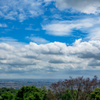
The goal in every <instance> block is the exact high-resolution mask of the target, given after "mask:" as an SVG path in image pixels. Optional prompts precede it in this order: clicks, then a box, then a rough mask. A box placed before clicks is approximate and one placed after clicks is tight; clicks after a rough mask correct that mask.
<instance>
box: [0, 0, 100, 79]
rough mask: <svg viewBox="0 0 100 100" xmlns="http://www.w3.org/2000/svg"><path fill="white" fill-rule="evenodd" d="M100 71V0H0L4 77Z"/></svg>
mask: <svg viewBox="0 0 100 100" xmlns="http://www.w3.org/2000/svg"><path fill="white" fill-rule="evenodd" d="M94 75H97V76H98V77H99V76H100V0H0V79H18V78H19V79H23V78H24V79H66V78H69V76H72V77H79V76H84V77H90V78H91V77H93V76H94Z"/></svg>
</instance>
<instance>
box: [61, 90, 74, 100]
mask: <svg viewBox="0 0 100 100" xmlns="http://www.w3.org/2000/svg"><path fill="white" fill-rule="evenodd" d="M72 98H73V97H72V95H71V92H70V90H68V89H67V90H66V93H65V94H63V95H62V100H72Z"/></svg>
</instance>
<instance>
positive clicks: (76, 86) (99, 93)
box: [0, 76, 100, 100]
mask: <svg viewBox="0 0 100 100" xmlns="http://www.w3.org/2000/svg"><path fill="white" fill-rule="evenodd" d="M0 100H100V80H98V78H97V76H94V78H93V79H90V78H84V77H77V78H72V77H70V79H65V80H64V81H61V80H60V81H58V82H56V83H52V84H51V86H50V88H49V89H46V87H45V86H43V87H41V88H37V87H35V86H34V85H33V86H23V87H21V88H20V89H19V90H17V89H13V88H11V89H8V88H1V89H0Z"/></svg>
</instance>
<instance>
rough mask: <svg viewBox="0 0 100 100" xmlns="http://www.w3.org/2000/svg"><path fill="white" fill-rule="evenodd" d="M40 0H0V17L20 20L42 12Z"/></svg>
mask: <svg viewBox="0 0 100 100" xmlns="http://www.w3.org/2000/svg"><path fill="white" fill-rule="evenodd" d="M41 5H42V1H40V0H22V1H20V0H13V1H12V0H0V17H4V18H6V19H11V20H16V19H19V20H20V21H21V22H22V21H23V20H25V19H26V18H27V17H32V18H33V17H36V16H39V15H41V14H42V13H43V11H42V6H41Z"/></svg>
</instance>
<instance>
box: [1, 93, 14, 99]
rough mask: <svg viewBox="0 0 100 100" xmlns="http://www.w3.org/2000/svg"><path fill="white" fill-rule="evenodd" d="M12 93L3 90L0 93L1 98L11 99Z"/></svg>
mask: <svg viewBox="0 0 100 100" xmlns="http://www.w3.org/2000/svg"><path fill="white" fill-rule="evenodd" d="M13 99H14V95H13V94H12V93H10V92H5V93H4V94H2V95H1V100H13Z"/></svg>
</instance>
